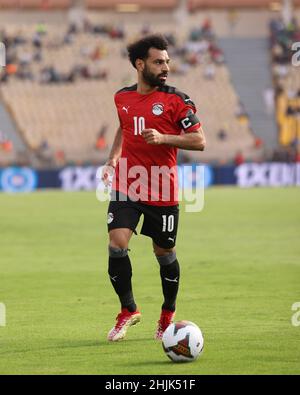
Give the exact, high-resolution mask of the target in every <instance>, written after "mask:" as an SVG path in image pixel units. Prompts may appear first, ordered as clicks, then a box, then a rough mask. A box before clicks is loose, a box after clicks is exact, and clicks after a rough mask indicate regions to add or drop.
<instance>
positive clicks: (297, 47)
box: [292, 42, 300, 67]
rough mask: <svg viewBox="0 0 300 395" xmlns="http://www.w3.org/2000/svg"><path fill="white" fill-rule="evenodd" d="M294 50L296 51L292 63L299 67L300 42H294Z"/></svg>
mask: <svg viewBox="0 0 300 395" xmlns="http://www.w3.org/2000/svg"><path fill="white" fill-rule="evenodd" d="M292 51H293V52H294V51H296V53H295V54H294V55H293V57H292V65H293V66H295V67H298V66H300V42H296V43H293V45H292Z"/></svg>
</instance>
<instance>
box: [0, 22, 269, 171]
mask: <svg viewBox="0 0 300 395" xmlns="http://www.w3.org/2000/svg"><path fill="white" fill-rule="evenodd" d="M156 27H157V26H156ZM145 28H146V30H147V29H149V26H147V27H145V26H141V25H136V24H135V25H134V26H131V25H128V26H126V29H125V28H124V27H123V26H118V27H114V26H113V25H112V26H107V25H101V24H96V23H95V22H91V21H90V20H84V21H83V24H82V25H81V27H80V28H77V27H76V26H74V25H72V24H70V25H69V27H68V29H66V28H65V27H64V26H61V25H57V26H53V25H46V24H39V25H34V24H29V25H23V26H20V25H12V24H11V25H9V26H8V25H7V28H6V32H5V34H6V38H5V37H4V40H5V39H6V41H7V45H8V48H9V51H8V56H9V57H10V56H11V59H9V62H8V67H7V68H6V72H5V73H4V74H3V73H2V76H1V80H2V84H1V91H2V95H3V99H4V101H5V103H6V106H7V108H9V109H10V111H11V113H12V114H13V115H14V118H15V121H16V123H17V125H18V127H19V130H20V132H21V133H22V135H23V137H24V139H25V141H26V143H27V145H28V147H30V149H31V150H32V151H33V152H35V153H36V154H37V155H38V157H39V158H40V159H41V161H42V162H43V163H44V164H45V165H47V166H49V165H55V164H57V162H58V161H59V162H60V163H61V161H62V159H64V160H65V161H66V162H67V163H70V162H76V163H86V162H96V161H97V162H99V161H100V162H101V161H103V160H105V158H106V157H107V149H108V147H109V146H110V145H111V143H112V139H113V137H114V132H115V130H116V128H117V117H116V113H115V109H114V104H113V95H114V92H116V91H117V90H118V89H119V88H120V87H122V86H124V85H130V84H132V83H134V82H135V73H134V70H133V69H131V67H130V64H129V62H128V60H127V58H126V56H124V50H125V47H126V43H127V42H128V41H130V40H132V39H134V38H136V37H137V36H138V35H139V34H141V31H142V30H143V29H144V30H145ZM166 29H167V27H166V26H165V25H161V26H160V30H161V31H165V33H166V34H167V35H168V38H169V41H170V42H171V43H172V42H173V44H174V45H173V46H171V47H170V54H171V56H172V58H173V59H174V61H173V66H172V67H173V73H172V74H171V75H170V80H169V84H170V85H175V86H177V87H178V88H180V89H181V90H183V91H186V92H187V93H189V94H190V96H191V97H192V98H193V100H194V101H195V102H196V104H197V107H198V108H199V115H200V118H201V119H202V120H203V124H204V127H205V129H206V130H207V131H208V133H209V139H208V140H209V143H208V148H207V151H206V152H204V153H203V154H202V153H201V159H203V160H205V161H217V162H220V161H221V162H222V163H223V162H228V161H233V160H234V158H235V156H236V154H237V152H240V151H242V152H243V155H244V157H245V158H246V159H258V158H259V157H261V155H262V151H261V149H258V148H257V147H256V146H255V138H254V136H253V134H252V133H251V130H250V126H249V122H248V120H247V117H246V118H244V119H243V120H242V119H241V118H240V117H238V116H237V114H236V113H235V111H236V108H237V107H238V104H239V98H238V97H237V95H236V93H235V91H234V88H233V86H232V83H231V79H230V74H229V71H228V69H227V67H226V64H225V63H224V55H223V52H222V50H221V49H220V48H219V47H218V44H217V40H216V38H215V35H214V32H213V30H212V27H211V24H210V21H209V20H204V22H203V24H202V26H201V28H199V27H197V28H195V29H191V30H190V32H188V36H186V35H185V34H184V33H182V34H181V35H178V34H177V35H175V34H172V33H168V31H167V30H166ZM10 42H13V43H16V42H17V45H14V44H13V45H10V44H9V43H10ZM120 71H121V72H120ZM103 124H107V125H108V132H107V133H106V135H105V137H104V139H105V140H106V141H104V143H100V144H99V139H98V134H99V130H100V129H101V127H102V126H103ZM222 130H223V135H222V132H221V131H222ZM220 133H221V134H220ZM220 135H222V136H223V137H222V138H220ZM57 158H59V160H57ZM188 159H189V160H192V159H197V160H200V156H199V153H191V154H190V157H189V158H188Z"/></svg>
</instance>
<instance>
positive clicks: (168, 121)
mask: <svg viewBox="0 0 300 395" xmlns="http://www.w3.org/2000/svg"><path fill="white" fill-rule="evenodd" d="M115 104H116V108H117V111H118V116H119V120H120V127H121V129H122V136H123V144H122V154H121V157H120V160H119V162H118V166H117V169H116V172H115V177H114V180H113V189H114V190H117V191H119V192H122V193H123V194H125V195H127V196H128V197H129V198H130V199H131V200H134V201H141V202H143V203H147V204H151V205H155V206H172V205H175V204H177V203H178V193H177V190H178V179H177V148H175V147H171V146H169V145H165V144H160V145H151V144H147V143H146V141H145V139H144V138H143V136H141V132H142V130H143V129H149V128H153V129H156V130H157V131H158V132H160V133H162V134H173V135H179V134H181V133H182V132H185V133H190V132H194V131H196V130H197V129H199V127H200V126H201V124H200V122H199V120H198V118H197V117H196V115H195V113H196V107H195V105H194V103H193V102H192V100H191V99H190V98H189V97H188V96H187V95H185V94H184V93H181V92H180V91H178V90H177V89H176V88H174V87H170V86H162V87H159V88H158V89H157V90H155V91H153V92H152V93H149V94H145V95H142V94H140V93H138V92H137V84H135V85H133V86H131V87H128V88H123V89H121V90H119V91H118V92H117V93H116V94H115Z"/></svg>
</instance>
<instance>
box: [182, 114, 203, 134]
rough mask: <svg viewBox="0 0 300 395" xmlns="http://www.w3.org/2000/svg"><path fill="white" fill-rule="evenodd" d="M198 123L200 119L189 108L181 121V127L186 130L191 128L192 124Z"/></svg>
mask: <svg viewBox="0 0 300 395" xmlns="http://www.w3.org/2000/svg"><path fill="white" fill-rule="evenodd" d="M197 123H200V121H199V119H198V117H197V116H196V114H194V113H193V111H192V110H189V111H188V112H187V114H186V117H185V118H182V119H181V120H180V121H179V124H180V127H181V128H182V129H184V130H187V129H189V128H190V127H191V126H194V125H197Z"/></svg>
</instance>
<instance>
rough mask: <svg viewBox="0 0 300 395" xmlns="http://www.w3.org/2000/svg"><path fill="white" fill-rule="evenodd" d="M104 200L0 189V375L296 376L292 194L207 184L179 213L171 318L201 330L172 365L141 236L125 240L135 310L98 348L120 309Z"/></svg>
mask: <svg viewBox="0 0 300 395" xmlns="http://www.w3.org/2000/svg"><path fill="white" fill-rule="evenodd" d="M106 207H107V204H106V203H100V202H98V201H97V200H96V197H95V193H86V192H79V193H63V192H39V193H34V194H31V195H4V194H0V229H1V231H0V302H2V303H5V305H6V310H7V325H6V326H5V327H0V374H101V375H102V374H103V375H110V374H129V375H131V374H132V375H134V374H197V375H198V374H199V375H201V374H299V373H300V341H299V339H300V326H293V325H292V322H291V319H292V315H293V314H294V313H295V312H293V311H292V305H293V303H295V302H300V189H299V188H298V189H297V188H287V189H251V190H248V189H247V190H246V189H245V190H241V189H236V188H211V189H208V190H207V191H206V193H205V208H204V210H203V211H202V212H201V213H193V214H190V213H185V212H184V210H182V212H181V219H180V227H179V234H178V243H177V255H178V258H179V261H180V264H181V288H180V292H179V295H178V302H177V315H176V319H177V320H181V319H185V320H190V321H193V322H195V323H196V324H198V325H199V327H200V328H201V329H202V331H203V334H204V339H205V348H204V352H203V354H202V356H201V357H200V358H199V359H198V360H197V361H195V362H193V363H185V364H174V363H172V362H171V361H169V359H168V358H167V357H166V356H165V355H164V353H163V350H162V346H161V344H160V343H159V342H157V341H155V340H154V339H153V336H154V332H155V327H156V321H157V320H158V317H159V313H160V306H161V303H162V296H161V286H160V277H159V269H158V264H157V262H156V260H155V258H154V256H153V253H152V248H151V240H150V239H149V238H146V237H143V236H140V235H139V236H134V237H133V239H132V243H131V246H130V248H131V252H130V257H131V260H132V265H133V273H134V276H133V286H134V291H135V297H136V301H137V303H138V306H139V308H140V310H141V312H142V322H141V324H140V325H138V326H136V327H133V328H131V329H130V330H129V332H128V335H127V338H126V340H125V341H122V342H119V343H108V342H107V341H106V335H107V332H108V331H109V330H110V329H111V327H112V325H113V324H114V320H115V317H116V315H117V313H118V311H119V304H118V301H117V298H116V296H115V294H114V292H113V290H112V287H111V285H110V282H109V279H108V275H107V233H106Z"/></svg>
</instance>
